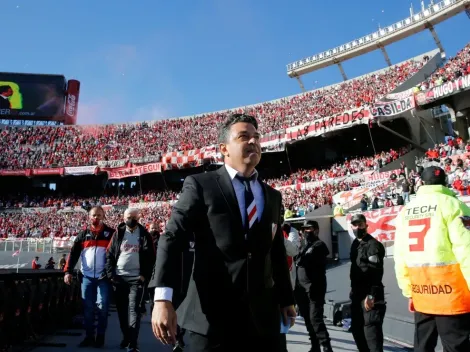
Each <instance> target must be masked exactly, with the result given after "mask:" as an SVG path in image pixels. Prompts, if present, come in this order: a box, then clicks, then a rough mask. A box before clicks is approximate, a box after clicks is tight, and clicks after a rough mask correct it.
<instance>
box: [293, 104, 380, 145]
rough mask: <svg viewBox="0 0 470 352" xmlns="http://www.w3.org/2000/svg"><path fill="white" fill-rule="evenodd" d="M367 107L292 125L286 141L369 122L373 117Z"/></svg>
mask: <svg viewBox="0 0 470 352" xmlns="http://www.w3.org/2000/svg"><path fill="white" fill-rule="evenodd" d="M371 117H372V116H371V113H370V111H369V109H367V108H359V109H353V110H349V111H346V112H344V113H341V114H338V115H334V116H330V117H325V118H323V119H318V120H314V121H311V122H309V123H306V124H303V125H300V126H295V127H290V128H288V129H287V130H286V137H285V140H286V141H295V140H297V139H301V138H307V137H315V136H320V135H322V134H324V133H327V132H331V131H337V130H342V129H345V128H350V127H353V126H356V125H358V124H367V123H369V119H370V118H371Z"/></svg>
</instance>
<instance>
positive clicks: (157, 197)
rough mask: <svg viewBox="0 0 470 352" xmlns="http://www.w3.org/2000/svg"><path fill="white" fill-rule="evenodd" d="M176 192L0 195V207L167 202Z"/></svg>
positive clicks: (59, 206)
mask: <svg viewBox="0 0 470 352" xmlns="http://www.w3.org/2000/svg"><path fill="white" fill-rule="evenodd" d="M177 196H178V193H177V192H172V191H160V192H146V193H144V194H139V195H121V196H117V195H109V196H108V195H104V196H100V197H94V198H83V197H76V196H64V197H61V196H57V197H55V196H42V197H39V196H38V197H33V196H30V195H28V194H23V195H16V196H9V197H3V198H2V197H0V208H3V207H4V208H34V207H42V208H49V207H54V208H57V209H63V208H65V207H83V208H87V207H89V206H94V205H128V204H129V203H149V202H168V201H172V200H176V199H177Z"/></svg>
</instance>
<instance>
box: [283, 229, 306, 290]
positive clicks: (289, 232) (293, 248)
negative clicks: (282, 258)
mask: <svg viewBox="0 0 470 352" xmlns="http://www.w3.org/2000/svg"><path fill="white" fill-rule="evenodd" d="M282 231H283V233H284V245H285V246H286V254H287V256H288V257H290V258H288V261H289V270H290V278H291V282H292V287H295V279H296V270H295V265H294V263H293V257H295V256H296V255H297V254H299V252H300V247H301V245H302V243H301V240H300V236H299V232H298V231H297V229H296V228H294V227H292V226H291V225H290V224H288V223H284V225H282Z"/></svg>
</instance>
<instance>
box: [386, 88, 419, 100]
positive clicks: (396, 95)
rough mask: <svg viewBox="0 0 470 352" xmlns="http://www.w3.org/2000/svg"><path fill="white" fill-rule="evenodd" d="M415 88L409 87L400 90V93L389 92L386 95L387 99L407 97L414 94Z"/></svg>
mask: <svg viewBox="0 0 470 352" xmlns="http://www.w3.org/2000/svg"><path fill="white" fill-rule="evenodd" d="M413 89H414V88H410V89H407V90H405V91H403V92H399V93H390V94H387V95H386V96H385V99H390V100H401V99H406V98H408V97H410V96H412V95H413Z"/></svg>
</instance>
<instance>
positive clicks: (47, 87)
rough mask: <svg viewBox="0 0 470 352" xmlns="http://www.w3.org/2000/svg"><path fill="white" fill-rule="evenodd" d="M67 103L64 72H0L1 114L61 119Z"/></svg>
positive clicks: (8, 116)
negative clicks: (45, 73) (54, 73)
mask: <svg viewBox="0 0 470 352" xmlns="http://www.w3.org/2000/svg"><path fill="white" fill-rule="evenodd" d="M64 106H65V77H64V76H60V75H37V74H20V73H4V72H0V117H1V118H3V119H28V118H42V119H52V120H54V118H60V119H62V118H63V116H64Z"/></svg>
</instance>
